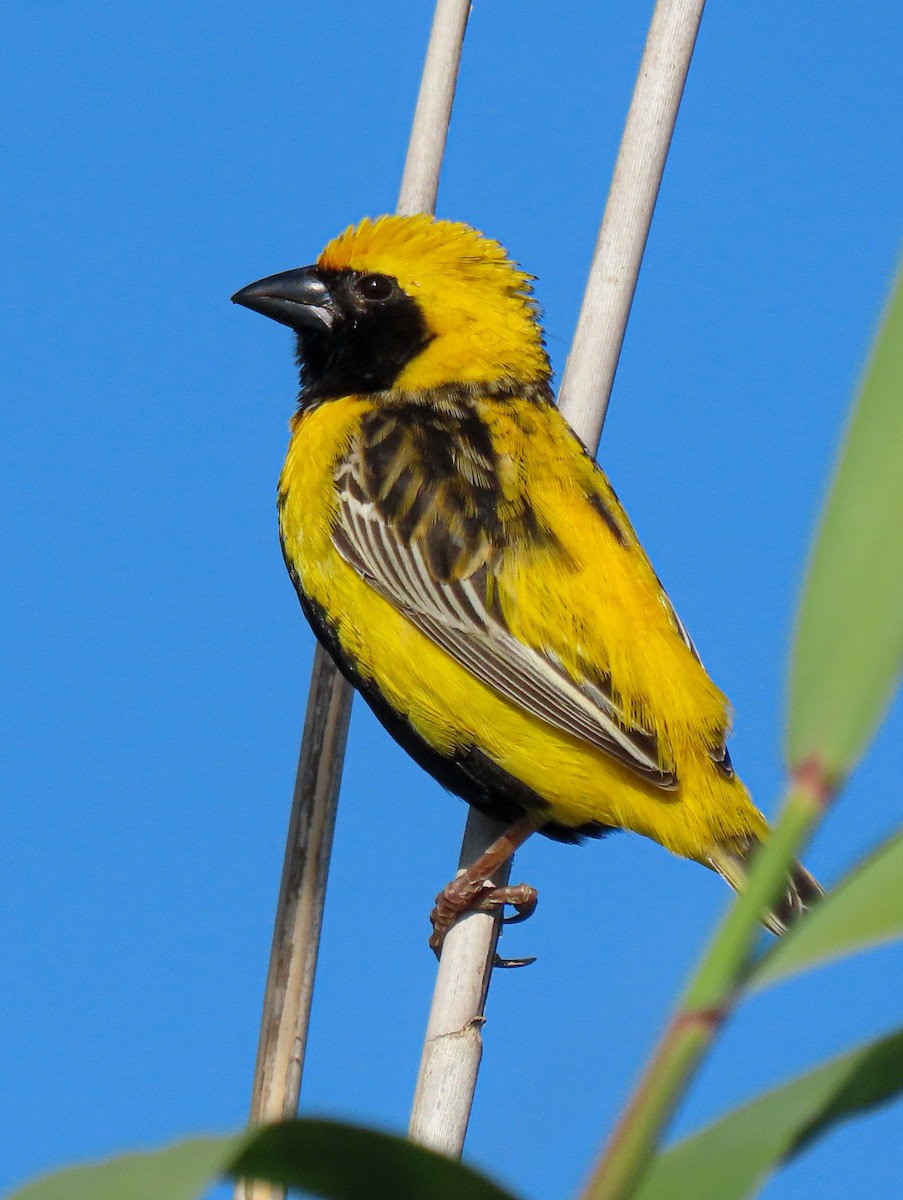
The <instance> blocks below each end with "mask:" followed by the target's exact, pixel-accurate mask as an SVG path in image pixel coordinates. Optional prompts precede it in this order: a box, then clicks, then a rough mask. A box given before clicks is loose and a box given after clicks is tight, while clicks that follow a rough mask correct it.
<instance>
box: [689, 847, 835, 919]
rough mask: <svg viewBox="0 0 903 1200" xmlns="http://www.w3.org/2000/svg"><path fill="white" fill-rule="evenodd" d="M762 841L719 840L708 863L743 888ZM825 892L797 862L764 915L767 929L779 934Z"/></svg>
mask: <svg viewBox="0 0 903 1200" xmlns="http://www.w3.org/2000/svg"><path fill="white" fill-rule="evenodd" d="M760 845H761V843H760V842H759V840H758V839H757V838H755V837H743V838H730V839H729V840H726V841H723V842H718V843H717V844H716V845H715V847H714V848H713V849H712V850H711V851H710V852H709V863H710V864H711V865H712V867H714V869H715V870H716V871H717V872H718V874H719V875H721V876H723V878H724V879H726V880H727V882H728V883H729V884H730V885H731V887H732V888H734V890H735V891H738V892H740V891H742V890H743V885H744V884H745V883H746V876H747V874H748V871H749V864H750V860H751V859H752V857H753V855H754V854H755V853H756V851H757V850H758V849H759V846H760ZM823 895H824V891H823V890H822V888H821V887H820V886H819V884H818V882H817V881H816V880H815V879H813V878H812V876H811V875H810V874H809V872H808V871H807V870H806V868H805V867H804V866H803V864H802V863H799V862H798V863H794V865H793V867H792V868H791V870H790V874H789V876H788V878H787V889H786V891H785V892H784V894H783V896H782V897H781V898H780V900H779V901H778V903H777V904H776V905H775V906H774V908H773V909H772V910H771V912H770V913H768V914H767V915H766V916H764V917H763V918H762V923H763V925H765V927H766V929H770V930H771V932H772V933H774V934H777V935H778V937H780V935H781V934H782V933H786V931H787V928H788V926H790V925H792V924H793V922H794V921H796V920H798V918H799V917H800V916H802V914H803V913H804V912H805V911H806V910H807V909H809V908H811V907H812V906H813V905H814V904H817V903H818V901H819V899H820V897H821V896H823Z"/></svg>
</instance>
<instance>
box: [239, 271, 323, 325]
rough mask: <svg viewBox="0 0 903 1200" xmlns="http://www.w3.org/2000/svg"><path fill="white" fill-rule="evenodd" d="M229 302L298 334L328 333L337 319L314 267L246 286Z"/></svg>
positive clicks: (272, 276)
mask: <svg viewBox="0 0 903 1200" xmlns="http://www.w3.org/2000/svg"><path fill="white" fill-rule="evenodd" d="M232 302H233V303H234V304H243V305H244V306H245V308H253V309H254V311H255V312H259V313H263V315H264V316H265V317H272V318H273V320H274V321H279V323H280V324H282V325H288V326H289V328H291V329H295V330H299V331H300V330H301V329H320V330H323V329H331V328H332V326H333V323H334V321H335V319H336V316H337V315H338V310H337V308H336V305H335V301H334V300H333V298H332V295H331V294H330V291H329V288H328V287H327V286H326V284H325V283H324V282H323V280H322V279H321V278H320V276H319V274H318V273H317V268H316V267H299V268H298V269H297V270H296V271H283V272H282V274H281V275H270V276H269V278H267V279H259V280H258V281H257V283H249V284H248V286H247V287H245V288H242V289H241V291H240V292H236V293H235V295H234V296H233V297H232Z"/></svg>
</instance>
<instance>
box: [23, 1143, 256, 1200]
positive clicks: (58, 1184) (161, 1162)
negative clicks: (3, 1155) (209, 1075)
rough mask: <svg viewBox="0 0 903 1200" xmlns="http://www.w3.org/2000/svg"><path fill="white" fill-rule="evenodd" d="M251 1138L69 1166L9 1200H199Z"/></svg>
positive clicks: (37, 1181) (24, 1189) (181, 1145)
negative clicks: (196, 1199) (197, 1199)
mask: <svg viewBox="0 0 903 1200" xmlns="http://www.w3.org/2000/svg"><path fill="white" fill-rule="evenodd" d="M246 1138H247V1134H235V1135H233V1136H232V1137H200V1138H191V1140H190V1141H186V1142H176V1143H175V1145H173V1146H167V1147H166V1148H165V1149H163V1150H151V1151H147V1152H141V1153H136V1154H124V1155H122V1156H121V1157H120V1158H112V1159H108V1160H107V1161H106V1162H99V1163H88V1164H86V1165H85V1166H79V1167H69V1168H67V1169H66V1170H64V1171H57V1172H55V1173H54V1174H53V1175H46V1176H45V1177H44V1178H43V1179H38V1180H36V1181H35V1182H34V1183H29V1184H26V1185H25V1187H23V1188H20V1189H19V1190H18V1191H16V1192H13V1193H12V1195H11V1196H9V1197H8V1200H195V1198H196V1197H197V1196H200V1195H201V1194H202V1193H203V1192H204V1191H205V1190H206V1189H207V1188H208V1187H209V1186H210V1184H211V1183H212V1182H213V1181H214V1180H215V1179H216V1178H217V1177H218V1176H220V1175H222V1174H223V1171H224V1170H225V1168H226V1166H227V1165H228V1164H229V1163H230V1162H231V1161H232V1159H233V1158H234V1157H235V1155H236V1153H237V1151H238V1150H239V1149H240V1148H241V1146H242V1145H243V1144H244V1142H245V1140H246Z"/></svg>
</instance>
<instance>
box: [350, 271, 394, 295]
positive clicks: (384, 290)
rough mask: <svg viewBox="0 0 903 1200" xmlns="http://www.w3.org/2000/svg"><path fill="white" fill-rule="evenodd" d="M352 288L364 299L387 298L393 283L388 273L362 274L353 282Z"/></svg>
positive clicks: (391, 290)
mask: <svg viewBox="0 0 903 1200" xmlns="http://www.w3.org/2000/svg"><path fill="white" fill-rule="evenodd" d="M354 290H355V291H356V292H357V294H358V295H359V296H361V297H362V298H363V299H364V300H388V299H389V297H390V296H391V295H392V292H393V291H394V290H395V285H394V284H393V282H392V280H391V279H390V278H389V277H388V275H362V276H361V277H360V279H358V280H357V282H356V283H355V285H354Z"/></svg>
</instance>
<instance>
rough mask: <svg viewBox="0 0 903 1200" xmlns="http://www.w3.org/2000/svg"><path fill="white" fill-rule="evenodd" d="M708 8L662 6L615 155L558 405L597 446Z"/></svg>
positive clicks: (672, 2)
mask: <svg viewBox="0 0 903 1200" xmlns="http://www.w3.org/2000/svg"><path fill="white" fill-rule="evenodd" d="M704 3H705V0H658V3H657V4H656V6H655V11H654V12H653V14H652V23H651V24H650V26H649V34H648V36H647V38H646V46H645V48H644V50H643V58H642V61H641V62H640V70H639V74H638V75H637V81H636V85H635V87H634V90H633V99H632V100H631V102H630V109H629V111H628V113H627V121H626V123H625V126H624V136H623V138H622V139H621V146H620V149H619V150H618V157H617V161H616V162H615V169H614V175H613V177H612V181H611V190H610V191H609V193H608V202H607V204H606V206H605V214H604V216H603V218H602V226H601V228H600V230H599V237H598V240H597V242H596V250H595V254H594V255H593V262H592V266H591V267H590V272H589V279H588V280H587V285H586V292H585V293H584V297H583V306H582V308H581V310H580V316H579V318H578V321H577V330H576V332H575V334H574V342H573V345H572V346H571V352H570V354H569V355H568V360H567V364H566V366H565V370H564V376H563V378H562V381H561V391H560V395H559V404H560V405H561V408H562V411H563V412H564V413H565V415H566V416H567V418H568V420H569V421H570V423H571V425H572V427H573V428H574V429H575V430H576V432H577V433H578V434H579V435H580V437H581V438H582V439H583V441H584V442H585V444H586V445H587V446H588V447H590V448H591V449H592V450H595V449H596V448H597V447H598V445H599V438H600V437H601V434H602V426H603V424H604V423H605V414H606V412H607V411H608V400H609V396H610V395H611V388H612V384H613V382H614V377H615V371H616V370H617V366H618V358H619V357H620V354H621V344H622V342H623V341H624V330H625V329H626V327H627V317H628V316H629V314H630V306H631V304H632V303H633V293H634V290H635V288H636V281H637V276H638V275H639V272H640V264H641V263H642V260H643V252H644V251H645V249H646V238H647V236H648V234H649V226H650V225H651V223H652V214H653V211H654V209H655V202H656V200H657V198H658V190H659V186H660V184H661V181H662V173H663V171H664V169H665V160H666V158H667V157H668V148H669V147H670V145H671V135H672V133H673V132H674V125H675V122H676V120H677V111H678V109H679V108H680V101H681V97H682V96H683V89H684V83H685V81H686V78H687V72H688V71H689V69H690V59H691V58H692V55H693V48H694V46H695V44H696V34H697V31H698V29H699V22H700V20H701V19H702V10H703V7H704Z"/></svg>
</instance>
